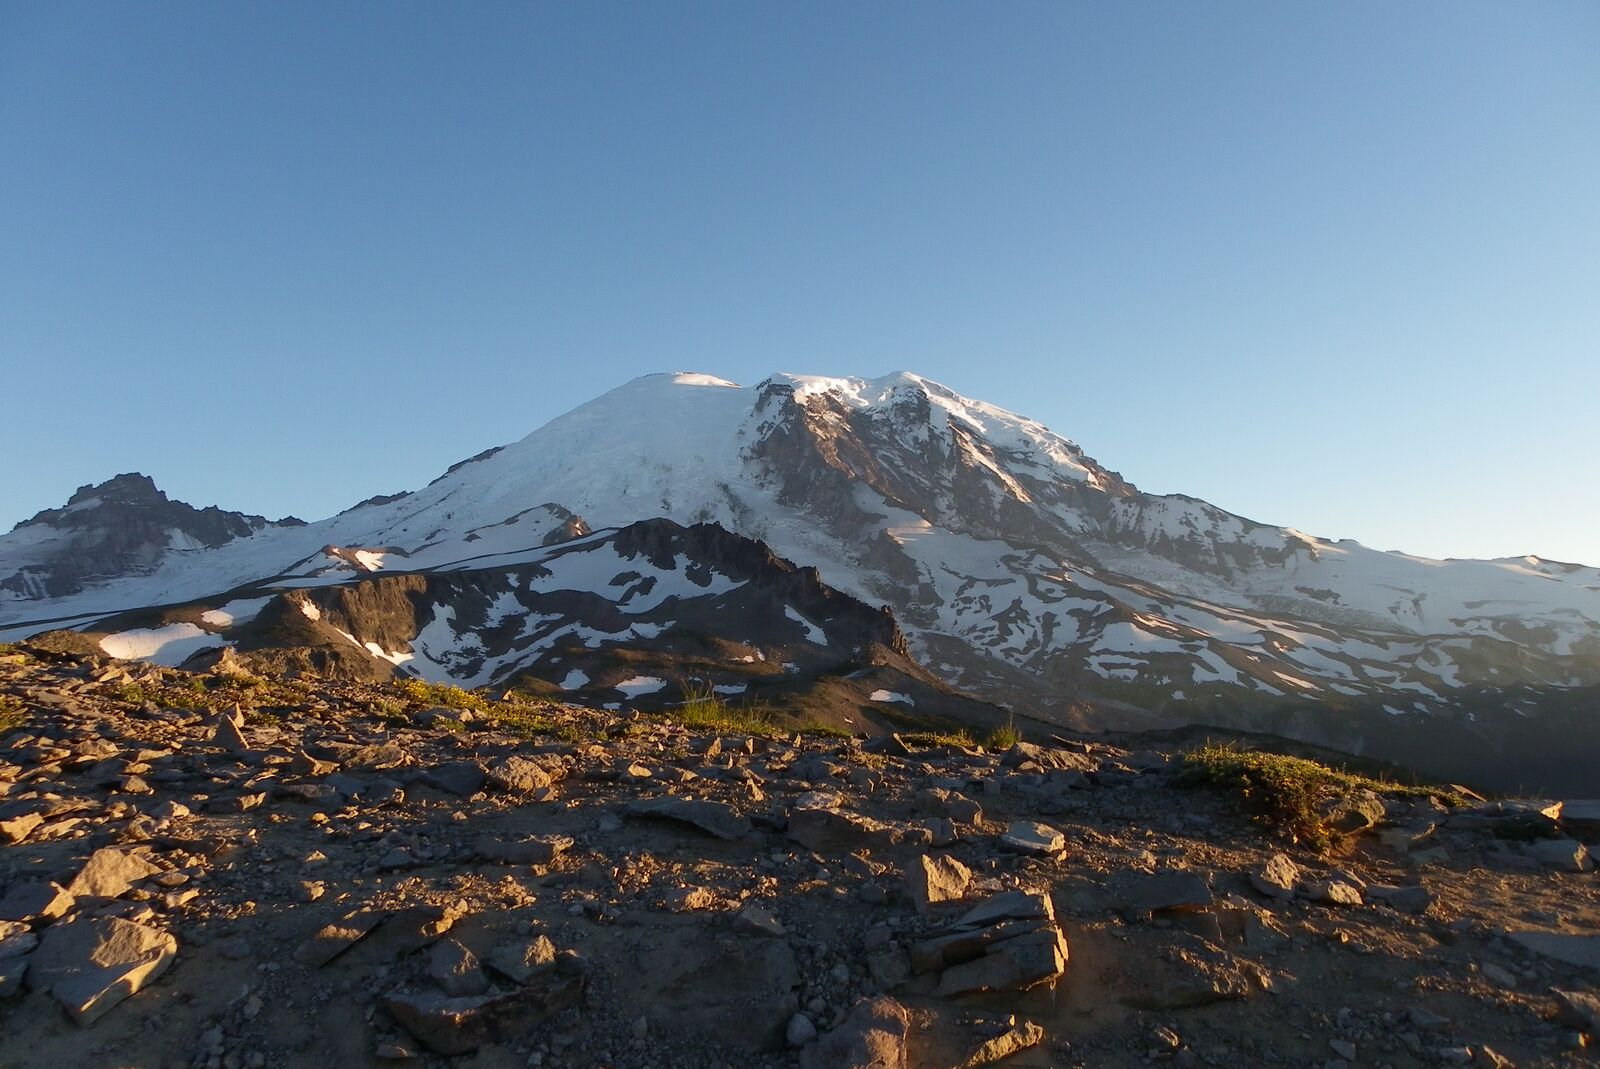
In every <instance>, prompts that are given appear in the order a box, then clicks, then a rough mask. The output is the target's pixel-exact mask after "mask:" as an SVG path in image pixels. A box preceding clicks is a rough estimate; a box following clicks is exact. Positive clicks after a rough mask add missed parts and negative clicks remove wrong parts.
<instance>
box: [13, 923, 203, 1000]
mask: <svg viewBox="0 0 1600 1069" xmlns="http://www.w3.org/2000/svg"><path fill="white" fill-rule="evenodd" d="M177 955H178V940H177V939H176V938H174V937H173V935H172V934H171V933H170V932H163V931H161V930H160V929H157V928H150V927H146V926H145V925H143V924H135V923H134V922H133V921H127V920H123V919H121V918H120V917H97V918H94V919H79V920H72V921H68V922H66V923H65V924H57V925H54V926H52V927H51V928H50V929H49V930H48V931H47V932H45V936H44V939H42V940H41V941H40V943H39V949H38V950H36V951H34V952H33V954H32V955H31V956H30V957H29V958H28V977H27V980H28V986H29V987H30V988H32V989H33V990H35V991H48V992H49V993H50V995H51V996H52V997H53V998H54V999H55V1000H56V1001H57V1002H59V1003H61V1005H62V1006H63V1007H65V1009H66V1011H67V1013H68V1014H70V1015H71V1016H72V1019H73V1020H75V1021H77V1022H78V1023H79V1024H82V1025H87V1024H93V1023H94V1022H95V1021H97V1020H99V1019H100V1018H101V1017H103V1016H105V1014H106V1013H108V1012H109V1011H110V1010H111V1008H112V1007H113V1006H115V1005H117V1003H119V1002H121V1001H122V1000H123V999H125V998H128V997H129V996H130V995H134V994H137V993H138V992H139V991H140V990H141V989H142V988H144V987H145V985H147V984H149V983H150V982H151V981H152V980H154V979H156V978H157V977H158V976H160V975H161V974H162V973H164V972H166V970H167V967H168V966H170V965H171V964H172V961H173V959H174V958H176V957H177Z"/></svg>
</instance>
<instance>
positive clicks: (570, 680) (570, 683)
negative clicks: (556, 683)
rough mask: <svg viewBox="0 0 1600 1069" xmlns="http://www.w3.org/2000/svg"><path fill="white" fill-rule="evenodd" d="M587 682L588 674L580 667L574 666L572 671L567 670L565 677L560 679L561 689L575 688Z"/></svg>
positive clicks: (586, 684)
mask: <svg viewBox="0 0 1600 1069" xmlns="http://www.w3.org/2000/svg"><path fill="white" fill-rule="evenodd" d="M588 684H589V674H588V673H587V672H585V671H583V669H581V668H574V669H573V670H572V671H570V672H568V673H567V675H566V678H565V679H563V680H562V681H561V689H562V690H577V689H578V688H579V687H585V686H588Z"/></svg>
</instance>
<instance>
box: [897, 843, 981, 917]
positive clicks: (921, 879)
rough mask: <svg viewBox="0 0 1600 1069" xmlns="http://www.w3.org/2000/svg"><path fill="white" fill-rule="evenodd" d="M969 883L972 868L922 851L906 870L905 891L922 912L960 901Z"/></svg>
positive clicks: (954, 860)
mask: <svg viewBox="0 0 1600 1069" xmlns="http://www.w3.org/2000/svg"><path fill="white" fill-rule="evenodd" d="M971 885H972V870H971V869H969V868H967V866H965V865H963V864H962V863H961V862H959V861H957V860H956V859H955V858H953V857H950V856H948V855H944V854H940V855H938V856H930V855H928V854H923V855H922V856H920V857H918V858H917V859H916V860H915V861H913V862H912V863H911V864H910V865H909V866H908V867H907V870H906V891H907V893H908V894H909V895H910V896H911V901H912V903H913V904H914V905H915V906H916V907H917V912H918V913H922V914H926V913H927V912H928V911H929V910H930V909H931V908H932V907H933V906H936V905H940V904H942V903H946V902H959V901H960V900H961V899H963V898H965V897H966V894H967V888H968V887H970V886H971Z"/></svg>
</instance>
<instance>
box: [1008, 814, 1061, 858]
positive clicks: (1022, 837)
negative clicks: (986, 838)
mask: <svg viewBox="0 0 1600 1069" xmlns="http://www.w3.org/2000/svg"><path fill="white" fill-rule="evenodd" d="M1000 845H1001V846H1003V847H1005V848H1006V849H1007V850H1015V851H1017V852H1018V853H1023V854H1039V855H1042V856H1045V857H1054V856H1055V855H1057V854H1060V853H1061V852H1062V851H1063V850H1065V849H1066V848H1067V837H1066V836H1065V835H1063V834H1061V833H1060V832H1059V831H1057V830H1056V829H1054V828H1052V827H1050V825H1048V824H1039V823H1036V822H1035V821H1031V820H1017V821H1013V822H1012V823H1011V825H1010V827H1008V828H1006V833H1005V834H1004V835H1002V836H1001V837H1000Z"/></svg>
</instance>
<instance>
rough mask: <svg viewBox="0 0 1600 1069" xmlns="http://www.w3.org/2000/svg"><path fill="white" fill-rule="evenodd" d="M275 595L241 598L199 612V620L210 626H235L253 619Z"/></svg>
mask: <svg viewBox="0 0 1600 1069" xmlns="http://www.w3.org/2000/svg"><path fill="white" fill-rule="evenodd" d="M274 596H276V595H271V596H268V597H264V598H241V599H239V600H237V601H230V602H228V603H227V604H226V605H223V606H220V607H218V608H215V609H207V610H206V611H205V612H203V613H201V614H200V622H201V623H203V624H210V625H211V626H212V627H237V626H238V625H239V624H247V623H249V622H250V621H251V620H254V619H255V618H256V616H257V615H259V614H260V612H261V610H262V609H264V608H266V607H267V603H268V602H269V601H271V600H272V598H273V597H274Z"/></svg>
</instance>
